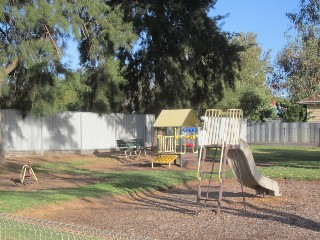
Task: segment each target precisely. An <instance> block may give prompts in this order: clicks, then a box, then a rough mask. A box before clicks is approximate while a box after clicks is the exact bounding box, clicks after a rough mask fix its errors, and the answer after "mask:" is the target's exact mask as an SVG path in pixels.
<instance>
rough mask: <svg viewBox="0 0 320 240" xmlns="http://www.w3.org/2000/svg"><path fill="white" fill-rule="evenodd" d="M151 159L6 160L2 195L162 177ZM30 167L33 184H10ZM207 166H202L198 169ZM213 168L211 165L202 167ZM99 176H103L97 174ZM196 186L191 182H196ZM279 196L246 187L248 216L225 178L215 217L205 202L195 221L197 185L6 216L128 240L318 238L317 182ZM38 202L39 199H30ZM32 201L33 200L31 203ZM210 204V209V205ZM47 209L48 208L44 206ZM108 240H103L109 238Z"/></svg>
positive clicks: (286, 186) (289, 187) (282, 182)
mask: <svg viewBox="0 0 320 240" xmlns="http://www.w3.org/2000/svg"><path fill="white" fill-rule="evenodd" d="M154 157H155V156H154V155H152V152H151V153H150V152H148V154H147V156H143V155H142V156H140V157H135V156H132V157H128V158H125V157H123V156H122V157H119V156H118V155H117V153H100V154H96V155H91V156H79V155H72V156H69V155H68V156H66V155H60V156H59V155H58V156H44V157H41V156H38V157H10V158H8V159H7V162H6V164H5V166H4V167H2V168H1V169H0V171H1V181H0V190H1V191H9V192H15V193H18V192H26V193H30V194H32V193H34V194H36V193H37V192H38V191H39V192H40V191H46V190H49V191H50V190H53V189H60V190H61V189H63V188H65V189H78V188H81V187H83V186H89V185H92V184H97V183H99V182H101V181H105V179H104V178H103V177H101V176H99V175H98V174H97V175H94V177H93V176H92V175H88V174H86V171H90V172H96V173H97V172H98V173H99V172H100V173H107V172H123V173H127V172H130V171H134V172H135V173H136V174H139V173H144V172H148V173H150V174H153V172H155V171H157V172H159V171H160V172H161V171H162V172H163V173H166V172H168V165H163V166H158V167H156V169H152V168H151V160H152V159H153V158H154ZM66 159H67V161H68V162H69V164H71V165H74V166H77V168H78V169H82V170H83V171H84V172H83V173H81V172H79V173H78V174H75V171H71V170H68V169H67V170H68V171H69V172H70V173H68V171H65V169H63V168H62V167H56V168H55V169H54V170H52V171H44V168H45V167H46V168H47V169H51V168H50V167H49V166H50V164H56V166H61V165H62V166H64V164H65V163H66ZM29 160H30V161H31V163H32V164H33V165H32V166H34V167H33V169H34V172H35V174H36V175H37V178H38V181H39V182H35V181H33V182H32V183H30V184H26V185H23V184H20V183H15V182H14V181H13V180H14V178H19V174H20V169H21V167H22V166H23V165H24V164H26V163H27V162H28V161H29ZM204 167H206V166H204ZM207 167H208V168H210V167H211V165H210V164H208V166H207ZM196 168H197V166H187V167H184V168H181V167H179V166H176V165H172V166H171V169H170V170H169V171H170V172H173V173H174V174H175V175H178V174H179V173H180V172H184V171H189V170H190V171H193V170H194V172H195V173H196ZM102 176H103V175H102ZM195 180H196V178H195ZM277 181H278V183H279V186H280V189H281V193H282V196H279V197H266V198H262V197H259V196H256V195H255V191H253V190H251V189H250V188H245V189H244V190H245V198H246V210H244V208H243V201H242V195H241V188H240V185H239V183H238V182H237V181H236V180H235V179H232V178H228V179H226V181H225V184H224V189H225V191H224V198H223V202H222V208H221V212H220V213H219V214H215V213H214V212H213V211H212V210H213V207H212V206H211V203H210V204H209V206H208V207H207V208H205V209H204V210H202V211H201V212H200V213H199V214H198V216H195V215H194V211H195V209H196V195H197V187H198V181H190V182H189V181H188V182H185V183H183V184H179V185H176V186H174V187H169V188H167V189H165V190H164V189H163V190H160V191H159V190H152V189H150V190H143V191H137V192H129V191H128V192H127V193H124V194H121V195H117V196H108V195H107V196H101V197H85V196H80V197H78V198H77V199H73V200H69V201H63V202H60V203H51V204H49V205H44V206H41V204H39V205H37V206H33V207H31V208H30V209H24V210H19V211H15V212H13V213H12V214H14V215H18V216H25V217H30V218H34V219H43V220H47V221H54V222H58V223H59V224H61V226H62V225H63V224H65V225H67V224H73V225H76V226H85V227H90V228H94V229H103V230H107V231H112V232H116V233H117V234H118V235H117V236H118V237H119V238H118V239H127V238H121V236H128V235H129V236H135V237H132V238H129V239H213V238H214V239H219V238H220V239H226V238H228V239H248V238H252V239H257V238H261V237H263V238H264V239H287V238H288V239H305V237H307V238H308V239H317V238H319V234H320V233H319V229H320V228H319V222H320V216H319V212H320V211H319V210H320V209H319V197H320V191H319V182H318V181H303V180H302V181H301V180H299V181H298V180H289V179H279V180H277ZM35 196H38V195H35ZM35 198H36V197H35ZM212 204H213V205H214V203H212ZM48 206H49V207H48ZM107 239H108V238H107Z"/></svg>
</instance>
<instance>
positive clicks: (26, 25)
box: [0, 0, 133, 159]
mask: <svg viewBox="0 0 320 240" xmlns="http://www.w3.org/2000/svg"><path fill="white" fill-rule="evenodd" d="M0 9H1V10H2V11H0V68H1V69H0V92H2V93H3V92H5V91H3V89H2V87H3V86H6V89H5V90H7V92H8V93H9V94H7V95H3V97H7V100H10V101H11V102H10V103H6V104H11V105H15V106H21V105H22V106H23V109H24V110H27V111H31V112H32V111H40V112H42V111H47V110H48V108H47V107H46V106H49V105H50V110H51V109H54V108H53V107H52V105H55V104H57V101H55V99H61V97H62V95H61V91H64V90H66V89H63V88H64V87H62V86H61V83H62V82H64V81H66V83H68V80H66V79H67V77H66V76H67V74H68V71H67V70H66V67H65V66H64V65H63V64H61V58H62V56H63V53H64V51H65V46H66V41H67V40H68V39H69V38H70V37H74V38H76V39H77V40H78V41H81V43H82V44H86V51H85V52H82V60H83V61H82V63H83V64H84V65H85V68H86V70H88V69H93V68H94V67H100V68H102V66H103V64H104V66H107V65H108V66H111V65H116V63H115V62H117V60H116V59H115V52H116V51H118V50H117V49H118V48H120V47H121V48H124V49H125V48H128V47H129V45H130V42H131V41H132V38H133V34H132V31H131V26H130V24H128V23H126V24H122V23H123V21H122V18H123V15H122V12H121V10H120V8H119V7H117V6H110V5H108V4H107V3H106V2H105V1H101V0H93V1H85V0H82V1H80V0H79V1H70V0H50V1H38V0H30V1H9V0H7V1H1V3H0ZM84 59H85V60H84ZM98 60H99V61H98ZM105 71H106V72H107V74H108V75H109V76H112V71H115V70H114V69H113V68H111V69H110V68H106V70H105ZM107 81H109V82H110V81H113V79H111V78H108V79H107ZM64 83H65V82H64ZM10 94H13V96H10ZM110 94H111V93H110ZM8 96H9V98H8ZM64 96H65V95H64ZM65 101H66V102H68V100H67V99H65ZM55 106H56V108H57V109H59V108H61V107H62V106H57V105H55ZM0 157H1V159H3V151H2V138H1V136H0Z"/></svg>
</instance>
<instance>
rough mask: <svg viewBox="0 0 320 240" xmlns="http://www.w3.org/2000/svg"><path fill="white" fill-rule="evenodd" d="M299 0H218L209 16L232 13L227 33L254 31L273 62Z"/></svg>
mask: <svg viewBox="0 0 320 240" xmlns="http://www.w3.org/2000/svg"><path fill="white" fill-rule="evenodd" d="M298 7H299V0H218V1H217V4H216V5H215V6H214V9H212V10H211V11H210V12H209V16H217V15H226V14H228V13H229V14H230V15H229V16H228V17H227V18H225V19H224V20H222V21H221V24H222V23H223V25H222V26H221V29H222V30H223V31H228V32H246V33H247V32H253V33H255V34H257V42H258V44H259V45H260V46H261V47H262V49H263V51H264V52H266V51H267V50H268V49H271V61H274V60H275V57H276V55H277V53H278V52H279V51H280V50H281V49H282V48H283V47H284V46H285V45H286V43H287V38H286V37H285V32H286V31H287V30H288V29H289V27H290V21H289V19H288V18H287V17H286V13H288V12H296V11H297V10H298V9H299V8H298ZM77 51H78V50H77V46H76V44H75V43H71V42H69V48H68V52H67V56H66V57H65V58H64V59H65V60H64V61H66V62H69V64H70V67H71V68H72V69H76V68H77V64H78V62H79V60H78V57H79V54H78V53H77Z"/></svg>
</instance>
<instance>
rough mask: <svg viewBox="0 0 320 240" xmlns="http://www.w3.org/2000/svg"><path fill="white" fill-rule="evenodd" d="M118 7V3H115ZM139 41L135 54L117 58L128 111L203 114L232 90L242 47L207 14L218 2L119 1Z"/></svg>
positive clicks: (125, 54)
mask: <svg viewBox="0 0 320 240" xmlns="http://www.w3.org/2000/svg"><path fill="white" fill-rule="evenodd" d="M115 2H117V1H115ZM121 2H122V5H121V6H122V7H123V9H124V11H125V16H126V19H127V21H128V22H133V24H134V28H135V31H136V33H137V35H138V36H139V41H138V44H137V46H136V48H135V51H133V52H128V51H122V52H120V54H119V58H120V59H121V62H122V66H125V71H124V77H125V79H126V82H125V83H124V84H123V85H122V89H124V91H125V93H126V96H127V97H128V99H127V101H126V108H127V111H128V112H131V111H133V110H135V111H136V112H142V113H143V112H153V113H156V114H158V113H159V112H160V111H161V109H165V108H189V107H192V108H194V109H196V110H197V111H198V112H202V111H203V110H204V109H206V108H208V107H212V106H213V104H214V103H216V102H217V101H219V100H220V99H221V97H222V94H221V93H222V91H221V90H222V88H223V84H226V85H228V86H233V82H234V65H236V63H237V61H238V60H239V59H238V52H239V51H240V48H239V47H238V46H237V45H233V44H231V43H230V42H229V41H228V35H227V34H226V33H223V32H222V31H221V30H220V29H219V27H218V25H217V22H218V21H219V20H221V19H222V17H221V16H217V17H214V18H210V17H208V15H207V12H208V10H209V9H210V8H212V7H213V6H214V4H215V3H216V1H213V0H204V1H195V0H188V1H173V0H170V1H165V0H160V1H145V0H143V1H140V0H139V1H121Z"/></svg>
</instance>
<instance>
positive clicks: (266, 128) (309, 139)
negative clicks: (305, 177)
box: [247, 122, 320, 146]
mask: <svg viewBox="0 0 320 240" xmlns="http://www.w3.org/2000/svg"><path fill="white" fill-rule="evenodd" d="M247 142H248V143H250V144H261V145H264V144H269V145H279V144H280V145H296V146H299V145H301V146H320V123H282V122H266V123H248V124H247Z"/></svg>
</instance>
